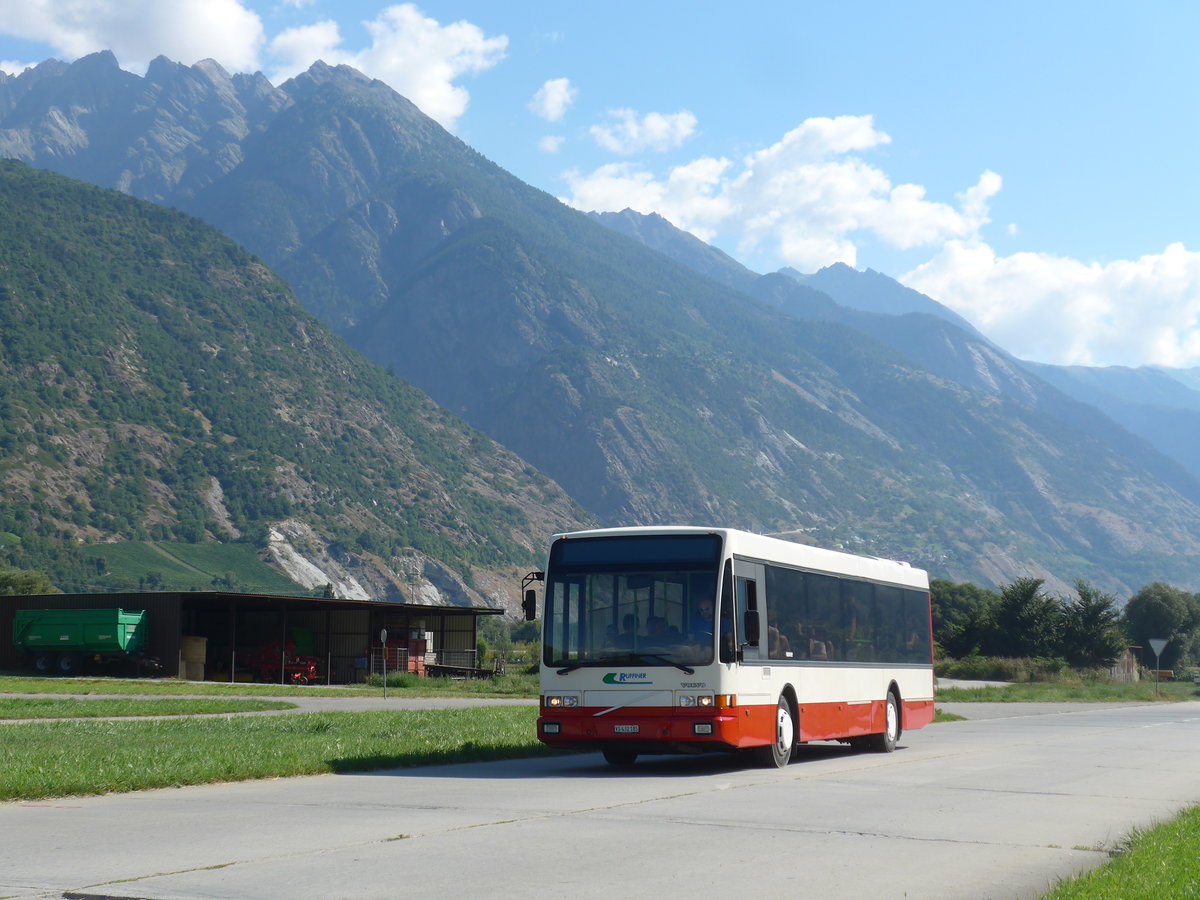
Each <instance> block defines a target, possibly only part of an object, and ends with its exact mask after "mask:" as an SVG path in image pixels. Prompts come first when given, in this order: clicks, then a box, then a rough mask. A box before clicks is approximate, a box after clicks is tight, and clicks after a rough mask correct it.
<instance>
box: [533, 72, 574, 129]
mask: <svg viewBox="0 0 1200 900" xmlns="http://www.w3.org/2000/svg"><path fill="white" fill-rule="evenodd" d="M578 93H579V92H578V91H577V90H576V89H575V88H573V87H571V81H570V79H567V78H552V79H551V80H550V81H547V82H546V83H545V84H543V85H542V86H541V87H540V88H538V92H537V93H536V94H534V95H533V99H532V100H530V101H529V111H530V112H531V113H533V114H534V115H535V116H539V117H540V118H543V119H545V120H546V121H547V122H557V121H558V120H559V119H561V118H562V117H563V116H565V115H566V114H567V110H568V109H570V107H571V104H572V103H574V102H575V97H576V96H577V95H578Z"/></svg>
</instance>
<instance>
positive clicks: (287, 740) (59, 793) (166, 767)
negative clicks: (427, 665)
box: [0, 706, 555, 800]
mask: <svg viewBox="0 0 1200 900" xmlns="http://www.w3.org/2000/svg"><path fill="white" fill-rule="evenodd" d="M537 713H538V711H537V708H536V707H533V706H505V707H492V708H484V709H438V710H419V709H409V710H396V711H394V712H332V713H295V714H289V715H280V716H245V717H238V718H221V717H218V718H183V719H180V718H170V719H152V720H135V721H112V720H103V721H96V720H90V721H78V720H77V721H66V722H64V721H56V722H22V723H12V724H8V725H3V726H0V728H2V729H7V730H2V731H0V738H2V739H3V741H4V744H5V749H4V765H3V766H0V800H19V799H24V800H31V799H40V798H45V797H63V796H72V795H80V794H102V793H107V792H110V791H136V790H143V789H146V788H154V787H171V786H175V785H184V784H205V783H209V782H216V781H243V780H246V779H251V778H273V777H280V776H287V775H316V774H323V773H328V772H362V771H368V770H371V769H383V768H392V767H401V766H422V765H434V764H438V763H453V762H478V761H482V760H492V759H510V758H514V757H521V756H543V755H548V754H552V753H554V752H555V751H552V750H548V749H547V748H546V747H545V745H543V744H542V743H541V742H540V741H538V740H537V738H536V737H535V731H536V729H535V727H534V721H535V720H536V718H537Z"/></svg>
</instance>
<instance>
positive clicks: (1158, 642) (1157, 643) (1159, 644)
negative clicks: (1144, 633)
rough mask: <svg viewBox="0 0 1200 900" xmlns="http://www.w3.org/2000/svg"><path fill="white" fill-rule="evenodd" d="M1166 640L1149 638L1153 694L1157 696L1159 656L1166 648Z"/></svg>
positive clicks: (1160, 665) (1159, 667) (1160, 666)
mask: <svg viewBox="0 0 1200 900" xmlns="http://www.w3.org/2000/svg"><path fill="white" fill-rule="evenodd" d="M1166 646H1167V642H1166V640H1165V639H1163V638H1150V649H1151V650H1153V651H1154V694H1155V696H1158V671H1159V669H1161V668H1162V664H1161V663H1160V662H1159V657H1160V656H1161V655H1162V652H1163V650H1164V649H1166Z"/></svg>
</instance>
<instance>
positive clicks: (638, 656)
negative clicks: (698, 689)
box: [632, 653, 696, 675]
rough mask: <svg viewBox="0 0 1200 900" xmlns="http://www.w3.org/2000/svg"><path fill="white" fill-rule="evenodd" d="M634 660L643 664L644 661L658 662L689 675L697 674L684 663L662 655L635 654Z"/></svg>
mask: <svg viewBox="0 0 1200 900" xmlns="http://www.w3.org/2000/svg"><path fill="white" fill-rule="evenodd" d="M632 659H633V661H634V662H641V661H642V660H644V659H649V660H658V661H659V662H660V663H663V664H664V665H668V666H674V667H675V668H677V669H680V670H682V671H683V672H684V673H685V674H687V675H695V674H696V670H695V669H693V668H692V667H691V666H685V665H684V664H683V663H680V662H675V660H673V659H671V658H670V657H669V656H663V655H662V654H660V653H635V654H633V657H632Z"/></svg>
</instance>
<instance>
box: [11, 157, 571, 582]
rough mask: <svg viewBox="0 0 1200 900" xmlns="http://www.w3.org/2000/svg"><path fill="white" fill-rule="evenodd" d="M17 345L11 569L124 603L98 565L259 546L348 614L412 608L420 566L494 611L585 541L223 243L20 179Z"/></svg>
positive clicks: (558, 507)
mask: <svg viewBox="0 0 1200 900" xmlns="http://www.w3.org/2000/svg"><path fill="white" fill-rule="evenodd" d="M0 341H2V345H0V346H2V350H0V532H2V533H3V534H4V535H5V536H6V537H5V539H4V541H3V548H2V549H3V554H2V555H0V556H2V558H3V559H4V560H5V561H7V562H9V563H10V564H12V565H17V566H19V567H23V568H28V567H38V568H44V569H46V570H47V571H49V572H50V573H51V574H52V575H54V577H55V579H56V582H57V583H59V584H60V586H62V587H65V588H67V589H80V588H84V589H96V588H102V587H108V586H111V585H110V584H109V583H107V582H106V581H105V579H104V577H103V574H104V573H103V572H100V571H96V570H95V569H94V568H93V569H92V570H91V571H89V565H88V563H87V557H86V556H84V555H82V554H81V553H80V552H79V549H78V548H79V545H80V544H81V543H93V542H107V541H117V540H147V539H153V540H157V541H179V542H189V543H196V542H211V541H240V542H246V543H249V544H250V545H252V546H254V547H256V548H258V549H259V550H260V551H261V554H262V556H263V558H264V559H266V560H268V561H272V562H274V563H275V564H276V565H281V560H282V559H283V558H284V557H285V556H286V555H292V554H298V555H299V556H301V557H304V558H305V559H306V561H307V562H308V563H309V564H310V565H312V566H313V567H316V568H319V569H320V570H321V573H322V574H323V576H324V577H325V578H326V580H327V581H328V582H329V583H331V584H333V585H334V587H335V589H337V591H338V593H339V594H340V595H343V596H362V597H372V598H375V599H386V598H390V599H398V598H400V597H401V596H402V595H406V596H405V598H406V599H408V597H407V594H408V593H409V592H408V588H407V585H405V581H406V575H405V574H404V573H401V572H400V571H399V569H400V568H401V562H400V561H401V560H404V559H409V558H419V559H421V560H422V561H423V563H424V573H425V578H424V586H425V587H427V588H428V587H436V588H437V590H438V591H439V592H440V595H441V597H442V599H443V600H449V601H452V602H459V603H493V604H494V603H499V602H501V601H502V600H503V598H505V597H506V596H508V595H511V593H512V584H508V583H504V582H503V581H502V580H500V577H499V573H505V574H508V573H511V571H512V570H513V569H514V567H516V566H529V565H531V564H535V563H536V562H537V561H538V560H539V559H540V554H541V551H542V547H543V545H544V541H545V536H546V534H548V533H550V532H552V531H555V530H559V529H561V528H565V527H572V526H577V525H578V524H579V523H580V522H582V521H585V518H584V516H583V515H582V514H581V513H580V511H579V510H578V509H577V508H576V507H575V506H574V505H573V504H572V503H571V502H570V501H569V500H568V498H567V497H566V496H565V495H564V494H563V492H562V491H561V490H560V489H559V488H558V487H557V486H556V485H554V484H553V483H552V482H551V481H550V480H549V479H548V478H546V477H545V476H544V475H542V474H540V473H539V472H537V471H536V470H534V469H533V468H532V467H531V466H529V465H528V464H527V463H525V462H523V461H522V460H520V459H518V458H516V457H515V456H513V455H512V454H511V453H509V452H507V451H505V450H503V449H502V448H500V447H499V446H498V445H496V444H495V443H493V442H492V441H490V440H489V439H488V438H486V437H485V436H484V435H483V434H481V433H480V432H478V431H475V430H473V429H471V428H469V427H467V426H465V425H464V424H463V423H461V421H459V420H458V419H456V418H455V417H453V416H451V415H450V414H448V413H446V412H445V411H443V410H441V409H439V408H438V407H436V406H434V405H433V404H432V403H431V402H429V400H428V398H427V397H425V396H424V395H423V394H421V393H420V392H419V391H417V390H416V389H414V388H413V387H411V386H410V385H409V384H407V383H406V382H404V381H402V380H401V379H399V378H397V377H395V376H392V375H389V374H387V373H385V372H384V371H383V370H382V369H380V368H378V367H377V366H374V365H373V364H371V363H368V362H367V361H365V360H364V359H362V357H361V356H359V354H357V353H355V352H354V351H352V350H350V349H349V348H348V347H346V346H345V344H344V342H343V341H342V340H341V339H340V338H337V337H335V336H334V335H332V334H331V333H330V332H329V331H328V329H326V328H325V326H323V325H321V324H320V323H319V322H317V321H316V320H315V319H314V318H313V317H312V316H311V315H310V314H309V313H307V312H305V311H304V310H303V309H302V308H301V307H300V305H299V304H298V303H297V302H296V300H295V298H294V296H293V295H292V292H291V291H290V289H289V288H288V287H287V285H286V284H284V283H283V282H282V281H281V280H280V279H279V278H278V277H277V276H275V275H273V274H272V273H271V272H270V271H269V270H268V269H267V268H266V267H265V266H264V265H263V264H262V263H261V262H259V261H258V260H257V259H255V258H254V257H252V256H250V255H249V254H248V253H246V252H245V251H244V250H242V249H240V248H238V247H237V246H236V245H234V244H233V243H232V242H231V241H230V240H229V239H228V238H226V237H225V236H223V235H221V234H220V233H219V232H217V231H215V230H214V229H212V228H211V227H210V226H208V225H205V224H203V223H202V222H200V221H199V220H197V219H194V218H191V217H189V216H186V215H184V214H181V213H178V212H175V211H171V210H167V209H164V208H162V207H158V206H155V205H152V204H150V203H146V202H142V201H139V200H134V199H132V198H130V197H128V196H125V195H123V194H120V193H117V192H115V191H109V190H102V189H99V188H95V187H92V186H89V185H85V184H82V183H79V182H75V181H71V180H69V179H67V178H64V177H62V176H59V175H55V174H52V173H50V172H46V171H39V170H34V169H30V168H28V167H26V166H24V165H22V164H20V163H16V162H12V161H6V162H0ZM281 567H283V568H284V569H285V571H287V568H286V567H284V566H281ZM301 586H302V587H305V588H312V587H319V584H317V585H314V584H311V583H309V584H302V585H301ZM402 586H404V588H403V590H402V589H401V587H402ZM297 589H298V590H299V589H300V587H299V586H298V588H297ZM426 593H427V594H432V592H430V591H426Z"/></svg>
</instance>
